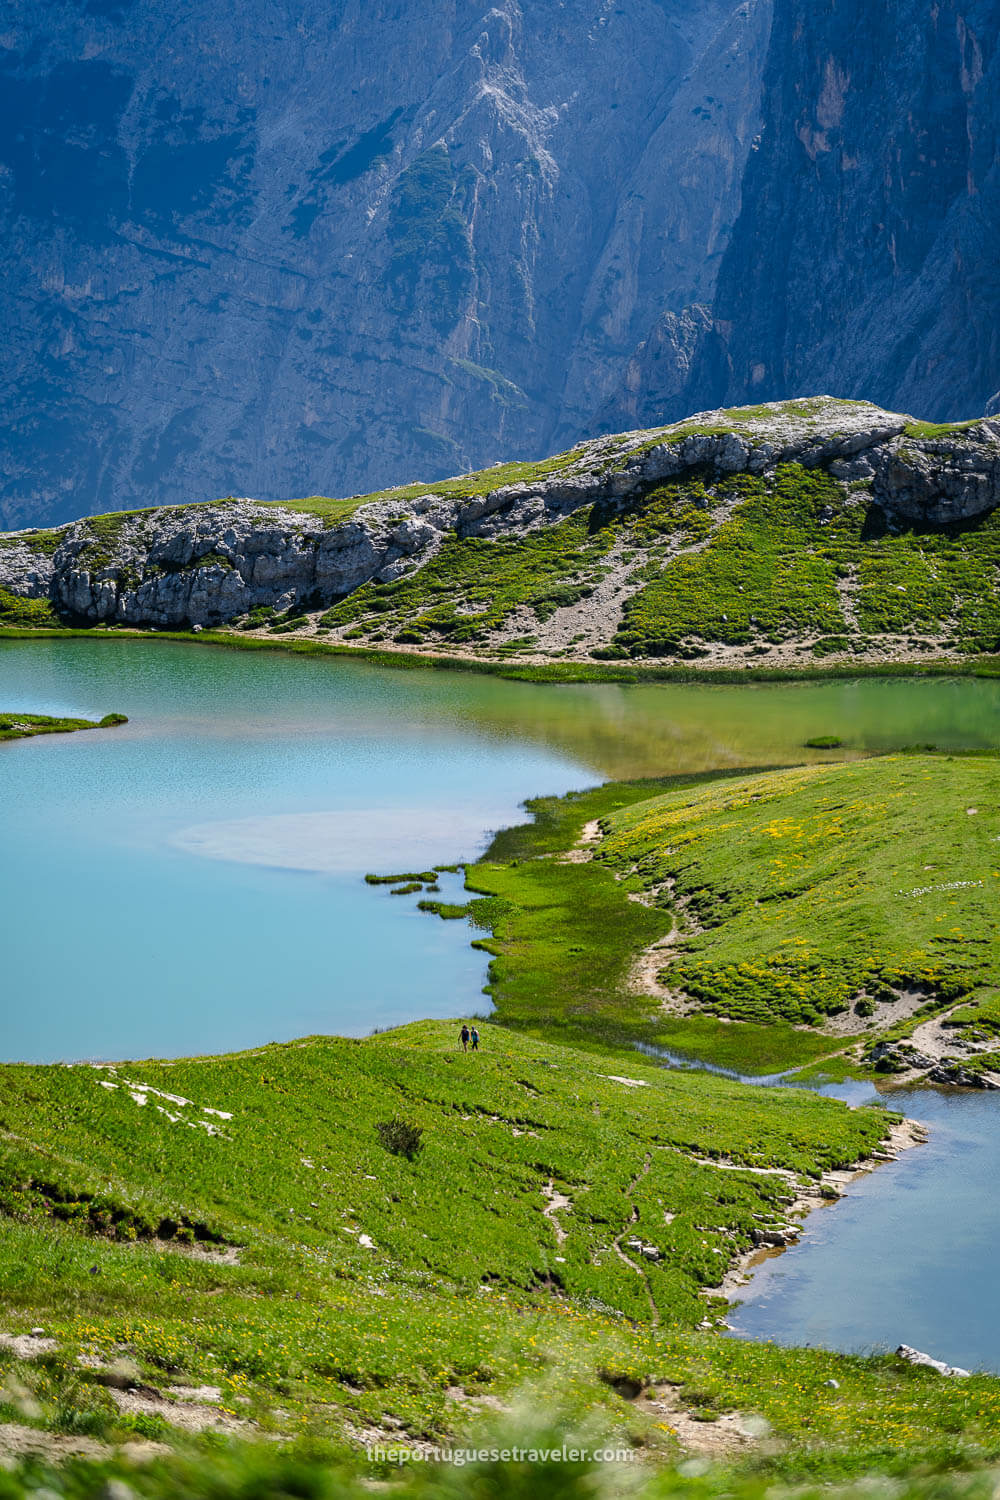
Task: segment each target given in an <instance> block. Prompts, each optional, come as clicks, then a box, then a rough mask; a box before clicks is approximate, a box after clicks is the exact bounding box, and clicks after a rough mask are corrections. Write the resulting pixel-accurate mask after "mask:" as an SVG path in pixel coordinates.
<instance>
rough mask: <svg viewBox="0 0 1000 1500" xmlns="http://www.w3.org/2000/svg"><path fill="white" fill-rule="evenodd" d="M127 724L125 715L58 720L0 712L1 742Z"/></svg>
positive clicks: (110, 727) (47, 716)
mask: <svg viewBox="0 0 1000 1500" xmlns="http://www.w3.org/2000/svg"><path fill="white" fill-rule="evenodd" d="M127 723H128V717H127V715H125V714H105V715H104V718H103V719H57V718H53V717H51V716H50V715H49V714H25V713H19V712H6V713H5V712H4V711H3V710H0V740H27V739H31V737H32V736H33V735H36V734H72V733H73V732H74V730H77V729H113V728H115V726H116V725H118V724H127Z"/></svg>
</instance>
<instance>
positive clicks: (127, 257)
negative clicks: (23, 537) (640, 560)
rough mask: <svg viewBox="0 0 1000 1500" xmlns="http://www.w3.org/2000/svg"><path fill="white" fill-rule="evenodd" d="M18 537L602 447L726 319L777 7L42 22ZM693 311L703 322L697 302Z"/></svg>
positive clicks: (6, 477) (97, 13) (3, 92)
mask: <svg viewBox="0 0 1000 1500" xmlns="http://www.w3.org/2000/svg"><path fill="white" fill-rule="evenodd" d="M7 16H8V18H9V19H8V23H7V25H6V27H5V29H4V32H3V34H2V35H0V114H2V116H3V118H2V120H0V225H2V233H3V240H4V245H5V247H6V253H5V276H4V280H3V284H2V286H0V316H2V319H3V325H4V327H5V329H6V330H7V337H6V339H5V340H4V341H3V343H2V345H0V391H2V393H3V403H4V411H5V415H6V419H7V420H6V421H5V423H4V425H3V430H2V432H0V474H2V488H0V520H2V521H4V522H5V523H6V524H7V525H17V524H22V525H23V524H27V523H28V522H32V521H33V522H36V523H37V522H40V521H43V520H46V519H49V520H51V519H63V518H65V517H68V516H73V515H80V514H86V513H96V512H99V511H103V510H108V509H112V508H121V507H127V506H130V505H141V504H153V503H171V502H177V501H191V500H196V499H206V498H209V497H212V496H214V495H220V494H222V495H224V494H227V493H241V494H245V493H251V494H254V495H258V496H261V497H262V498H265V499H276V498H283V497H286V496H288V495H302V494H309V493H315V492H321V493H325V494H331V493H332V494H350V493H351V492H352V491H357V490H361V489H366V490H370V489H373V488H376V487H378V486H381V485H383V484H386V483H389V482H398V481H400V480H405V479H409V478H412V477H413V476H414V475H423V476H425V477H431V478H433V477H435V476H439V475H443V474H453V473H456V472H461V471H462V470H464V469H468V468H472V467H477V466H479V465H481V464H485V463H490V462H493V461H495V460H496V459H497V458H499V457H501V456H510V455H514V454H520V455H537V454H538V453H539V452H545V451H551V448H552V447H553V446H555V445H556V443H555V437H556V435H557V434H559V435H561V434H562V433H570V434H571V436H572V439H573V440H576V439H578V438H579V437H580V436H581V435H582V434H583V433H584V432H586V431H592V430H593V427H592V425H590V426H588V423H591V419H592V417H593V413H594V410H595V408H596V407H597V406H598V405H600V404H601V403H602V402H603V401H605V400H606V398H607V396H608V394H609V392H613V391H614V390H615V389H617V385H618V382H619V379H620V372H621V368H622V362H623V360H624V359H625V358H626V357H627V356H628V355H629V354H630V353H631V351H632V350H633V349H634V347H635V345H636V344H637V343H638V342H639V341H640V340H641V339H642V338H643V337H644V336H645V334H646V332H647V331H648V328H649V327H650V325H651V324H652V323H653V322H654V321H655V319H656V318H657V317H658V316H659V315H660V313H661V311H662V310H663V309H664V308H667V307H675V306H676V308H677V310H678V312H679V313H680V312H682V310H683V308H684V307H685V306H687V305H688V304H689V303H692V302H698V301H701V300H704V299H706V298H709V297H710V296H711V291H712V285H713V281H714V276H715V272H716V269H717V266H718V263H719V259H720V256H721V254H722V251H723V249H724V246H725V242H726V238H727V235H728V234H729V231H730V229H731V227H732V223H733V221H734V220H735V217H736V212H737V208H738V196H739V183H740V176H741V173H742V169H743V163H744V160H745V157H746V153H747V151H748V149H749V143H750V140H751V138H752V136H753V135H754V133H755V131H756V129H757V124H758V112H759V104H760V100H759V81H758V80H759V75H760V70H761V66H762V61H763V56H764V50H765V45H766V39H767V33H768V28H769V24H770V4H769V0H739V3H737V0H697V4H695V5H691V4H689V3H687V0H621V3H617V4H616V3H611V0H497V3H496V4H492V5H490V4H485V5H484V4H478V3H470V0H441V3H440V4H436V5H434V6H433V7H427V6H425V5H416V4H413V3H411V0H296V3H295V4H294V5H289V4H287V3H283V0H277V3H274V0H242V3H241V4H240V5H239V6H237V7H234V6H231V5H222V4H219V3H218V0H203V3H201V4H199V5H197V6H187V5H182V4H180V3H179V0H86V3H82V0H53V3H51V4H46V5H45V6H29V5H28V4H27V3H26V0H15V3H14V6H13V9H12V10H11V8H8V10H7ZM665 288H669V291H665V290H664V289H665Z"/></svg>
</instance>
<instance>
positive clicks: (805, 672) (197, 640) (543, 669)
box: [0, 626, 1000, 687]
mask: <svg viewBox="0 0 1000 1500" xmlns="http://www.w3.org/2000/svg"><path fill="white" fill-rule="evenodd" d="M4 640H88V641H115V640H119V641H120V640H144V641H174V642H181V643H188V644H191V645H196V646H221V647H227V648H229V649H232V650H237V651H282V652H288V653H292V654H295V655H304V656H335V657H346V658H348V659H353V660H355V661H361V662H366V663H368V664H369V665H371V666H380V667H389V668H392V669H396V670H411V671H412V670H420V669H426V670H435V671H451V672H475V673H481V674H483V675H484V676H491V677H500V678H504V679H506V680H508V681H514V682H539V683H548V684H552V685H558V684H573V683H613V684H618V685H621V686H628V685H630V684H635V685H637V686H644V685H652V684H656V683H674V684H677V683H683V684H699V683H704V684H706V685H708V686H711V685H722V686H730V687H732V686H742V685H746V686H753V685H754V684H756V683H763V684H774V683H794V682H830V681H834V682H836V681H840V682H844V681H852V680H856V679H859V678H866V679H878V678H949V677H973V678H997V677H1000V657H994V656H970V657H957V656H956V657H933V658H931V659H929V660H928V659H924V658H921V657H918V656H913V657H908V656H904V655H898V656H892V657H888V658H886V659H884V660H878V661H871V660H860V661H857V660H855V661H844V660H839V659H838V660H833V661H827V662H826V663H825V664H820V663H818V662H817V663H810V664H809V665H806V664H802V665H780V666H770V667H764V666H760V667H758V666H727V667H720V666H717V665H715V666H712V665H705V666H699V665H697V664H695V663H686V664H684V665H673V666H655V665H652V664H642V665H637V664H633V663H631V662H600V661H588V660H586V659H585V658H579V659H575V660H567V661H561V662H515V661H489V660H486V659H484V658H483V657H479V656H472V655H468V656H464V655H459V656H453V655H446V654H442V653H438V652H426V651H421V650H420V649H418V648H416V647H412V646H396V647H392V648H380V649H375V648H373V647H370V646H346V645H343V644H341V643H339V642H337V641H322V640H317V638H316V637H315V636H311V635H291V634H290V635H287V636H283V637H281V638H280V639H275V638H274V637H262V636H257V635H242V634H237V633H236V632H234V631H229V630H202V631H197V632H195V631H189V630H132V629H127V628H119V627H113V628H106V627H91V628H87V629H76V628H74V627H70V626H67V627H66V628H64V629H57V628H55V627H52V626H39V627H20V626H0V641H4Z"/></svg>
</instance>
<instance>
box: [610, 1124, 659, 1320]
mask: <svg viewBox="0 0 1000 1500" xmlns="http://www.w3.org/2000/svg"><path fill="white" fill-rule="evenodd" d="M652 1165H653V1157H652V1153H650V1152H647V1154H646V1159H645V1161H644V1162H643V1164H642V1166H641V1167H640V1169H639V1171H638V1172H637V1173H636V1175H635V1176H634V1177H633V1179H632V1181H631V1182H630V1183H629V1185H628V1188H627V1192H628V1193H629V1194H632V1193H634V1192H635V1190H636V1188H637V1187H638V1186H639V1183H640V1182H641V1181H642V1179H643V1178H644V1177H645V1176H646V1175H647V1173H648V1172H649V1169H650V1167H651V1166H652ZM638 1222H639V1208H638V1205H637V1204H635V1203H633V1205H632V1215H631V1218H630V1219H629V1221H628V1224H627V1225H626V1227H625V1228H624V1229H623V1230H622V1231H621V1233H620V1234H617V1235H616V1236H615V1238H614V1239H613V1240H612V1241H611V1243H612V1246H613V1248H614V1252H615V1254H616V1255H617V1256H618V1259H619V1260H621V1261H624V1263H625V1265H627V1266H628V1268H629V1270H630V1271H634V1272H635V1274H636V1276H638V1277H640V1278H641V1280H642V1284H643V1286H644V1287H645V1289H646V1296H647V1297H648V1299H649V1315H650V1324H651V1326H652V1327H653V1328H657V1327H658V1326H659V1322H660V1310H659V1308H658V1307H657V1305H656V1299H655V1297H654V1296H653V1292H652V1288H651V1287H650V1285H649V1277H648V1276H647V1275H646V1272H645V1271H644V1269H643V1268H642V1266H640V1265H637V1264H636V1262H635V1261H634V1260H633V1259H632V1258H631V1256H628V1255H626V1254H625V1251H624V1250H623V1249H622V1243H621V1242H622V1240H623V1239H624V1238H625V1236H626V1235H627V1234H628V1233H629V1232H630V1229H631V1227H632V1226H633V1225H635V1224H638Z"/></svg>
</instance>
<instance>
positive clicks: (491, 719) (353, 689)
mask: <svg viewBox="0 0 1000 1500" xmlns="http://www.w3.org/2000/svg"><path fill="white" fill-rule="evenodd" d="M0 707H2V708H4V709H18V708H22V709H26V710H28V709H33V710H35V711H36V712H41V713H46V712H47V713H65V714H79V715H83V716H86V717H100V716H101V715H102V714H104V713H107V712H110V711H121V712H124V713H127V714H128V715H129V717H130V723H129V724H128V725H127V726H125V727H123V728H120V729H115V730H108V731H94V732H88V733H86V734H77V735H69V736H58V737H57V736H53V737H51V738H48V739H37V740H31V741H21V742H14V743H10V744H6V745H3V746H0V806H2V809H3V818H2V828H0V872H2V873H0V896H2V902H0V912H2V914H3V975H4V980H5V985H4V989H5V996H6V997H7V1003H6V1004H5V1006H4V1008H3V1014H2V1017H0V1056H2V1057H5V1058H10V1059H22V1060H51V1059H58V1058H78V1057H101V1058H108V1057H122V1056H133V1057H134V1056H148V1055H152V1054H158V1055H167V1056H169V1055H178V1054H181V1053H187V1052H193V1051H206V1052H207V1051H222V1050H230V1049H235V1048H239V1047H245V1046H251V1045H255V1044H258V1043H260V1042H265V1041H268V1040H272V1039H287V1038H291V1037H294V1036H300V1035H303V1034H307V1033H310V1032H317V1031H325V1032H341V1033H346V1034H361V1033H364V1032H367V1031H369V1030H370V1029H371V1028H372V1027H374V1026H385V1025H392V1024H397V1023H399V1022H401V1021H405V1020H409V1019H413V1018H416V1017H420V1016H458V1015H462V1014H468V1013H469V1012H470V1011H471V1010H474V1009H479V1010H481V1009H483V1008H484V1007H485V1006H486V1004H487V1002H486V1001H485V1000H484V998H483V997H482V995H481V993H480V991H481V986H482V984H483V981H484V978H485V960H484V958H483V955H482V954H480V953H477V952H475V951H473V950H472V949H471V948H470V947H469V935H468V932H467V931H466V929H465V927H464V924H461V923H457V922H455V923H443V922H439V921H435V920H431V919H429V918H427V917H424V916H422V915H421V914H419V913H417V912H416V911H415V910H414V908H413V905H412V903H410V902H408V901H406V900H399V899H396V898H393V897H392V896H391V895H390V894H389V892H388V891H387V890H386V889H385V888H379V889H377V890H372V889H370V888H368V887H366V886H365V885H364V884H363V882H362V880H361V878H360V877H361V876H362V874H363V873H364V872H365V871H366V870H370V869H375V870H383V871H384V870H387V869H403V870H407V869H411V868H412V869H422V868H425V867H427V866H428V865H430V864H433V863H437V862H451V861H453V860H454V859H456V858H457V857H460V856H462V855H465V856H471V855H474V854H476V853H477V852H479V851H481V850H482V848H483V847H484V846H485V843H486V842H487V840H488V837H489V833H490V831H491V830H492V829H496V828H497V827H500V826H502V825H504V824H507V823H510V822H512V821H514V820H516V819H517V817H518V806H519V804H520V802H521V801H522V800H523V799H524V798H525V797H526V796H529V795H532V794H537V793H545V792H553V793H554V792H562V791H565V790H568V789H569V788H570V787H574V786H583V785H587V784H590V783H593V782H595V781H598V780H600V779H602V778H603V777H605V776H610V775H617V776H629V775H631V776H638V775H650V774H654V773H661V774H662V773H668V772H671V771H685V770H698V769H704V768H706V767H711V766H736V765H748V766H752V765H765V764H780V763H789V762H792V761H798V760H802V759H809V758H813V759H824V758H829V757H824V756H823V755H822V754H818V755H817V754H814V753H812V752H809V751H806V750H804V749H803V748H802V745H803V741H804V740H805V739H807V738H810V737H812V736H814V735H817V734H826V733H839V734H841V735H842V736H843V737H844V739H845V742H846V747H847V751H848V753H861V752H862V751H866V750H868V751H870V750H873V749H884V748H886V747H888V746H891V745H896V744H900V743H904V744H905V743H912V742H917V741H921V742H922V741H927V740H931V741H935V742H937V743H938V744H939V745H941V746H949V747H952V746H953V747H956V748H959V747H977V746H982V747H986V746H996V745H998V744H1000V683H994V682H978V681H972V680H966V681H954V682H942V681H936V680H928V681H900V682H888V683H879V682H871V681H864V682H858V683H818V684H794V685H781V686H767V687H765V686H760V687H753V688H724V687H719V688H715V687H698V686H692V687H688V686H678V687H673V686H662V687H661V686H657V687H621V686H617V685H612V684H593V685H590V684H588V685H580V686H557V685H537V684H527V683H516V682H505V681H502V680H500V679H496V678H490V677H483V676H478V675H475V674H472V673H449V672H441V671H424V670H420V671H388V670H381V669H377V668H373V667H370V666H367V665H365V664H363V663H358V662H354V661H350V660H345V659H336V658H325V659H324V658H315V657H314V658H309V657H299V656H294V655H288V654H284V653H280V652H275V653H270V652H238V651H226V650H221V649H212V648H201V647H199V648H194V647H186V646H183V645H179V644H176V643H171V642H164V641H155V640H154V641H148V642H143V641H121V640H100V639H96V640H93V639H92V640H63V641H60V640H40V641H25V642H20V641H4V642H0Z"/></svg>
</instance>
